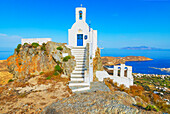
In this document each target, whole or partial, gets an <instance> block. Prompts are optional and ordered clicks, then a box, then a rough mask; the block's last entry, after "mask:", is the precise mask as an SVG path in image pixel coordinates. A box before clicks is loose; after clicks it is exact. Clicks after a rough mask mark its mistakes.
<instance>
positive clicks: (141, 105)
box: [136, 103, 145, 108]
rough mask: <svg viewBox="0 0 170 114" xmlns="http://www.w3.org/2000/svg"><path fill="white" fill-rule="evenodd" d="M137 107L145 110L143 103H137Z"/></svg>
mask: <svg viewBox="0 0 170 114" xmlns="http://www.w3.org/2000/svg"><path fill="white" fill-rule="evenodd" d="M136 105H137V106H138V107H142V108H145V106H144V105H143V104H142V103H136Z"/></svg>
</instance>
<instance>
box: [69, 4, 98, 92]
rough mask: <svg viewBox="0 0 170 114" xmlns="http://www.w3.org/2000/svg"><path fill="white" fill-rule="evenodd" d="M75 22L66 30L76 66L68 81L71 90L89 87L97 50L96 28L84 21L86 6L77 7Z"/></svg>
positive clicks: (87, 88)
mask: <svg viewBox="0 0 170 114" xmlns="http://www.w3.org/2000/svg"><path fill="white" fill-rule="evenodd" d="M75 18H76V22H75V23H74V24H73V26H72V27H71V29H69V30H68V46H69V47H70V48H71V51H72V54H73V55H74V56H75V59H76V68H75V70H74V71H73V72H72V74H71V81H70V83H69V86H70V88H71V89H72V91H73V92H75V91H83V90H89V89H90V82H92V81H93V58H94V57H95V52H96V50H97V30H93V29H92V28H90V25H88V24H87V23H86V8H84V7H82V6H81V7H77V8H76V10H75Z"/></svg>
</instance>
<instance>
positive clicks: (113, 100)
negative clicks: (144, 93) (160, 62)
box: [41, 82, 159, 114]
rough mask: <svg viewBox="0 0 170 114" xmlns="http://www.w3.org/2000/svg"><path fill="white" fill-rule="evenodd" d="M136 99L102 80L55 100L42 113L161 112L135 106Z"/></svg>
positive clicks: (122, 113)
mask: <svg viewBox="0 0 170 114" xmlns="http://www.w3.org/2000/svg"><path fill="white" fill-rule="evenodd" d="M135 104H136V100H135V98H133V97H131V96H130V95H128V94H127V93H125V92H120V91H115V92H111V91H110V90H109V88H108V87H107V86H106V85H105V84H104V83H101V82H94V83H92V84H91V90H90V91H86V92H78V93H75V94H74V95H73V96H71V97H68V98H64V99H63V100H60V101H58V102H55V103H53V104H51V105H49V106H47V107H46V108H44V109H43V111H42V112H41V113H42V114H56V113H114V114H118V113H120V114H124V113H126V114H132V113H133V114H143V113H145V114H151V113H159V112H154V111H145V110H143V109H140V108H138V107H136V106H135Z"/></svg>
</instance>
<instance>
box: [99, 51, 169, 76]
mask: <svg viewBox="0 0 170 114" xmlns="http://www.w3.org/2000/svg"><path fill="white" fill-rule="evenodd" d="M101 56H113V57H125V56H145V57H149V58H151V59H153V60H152V61H131V62H126V63H125V64H126V65H128V66H132V72H133V73H141V74H158V75H170V72H166V71H161V70H159V69H154V68H170V50H168V49H167V50H127V49H113V48H105V49H101ZM153 67H154V68H153Z"/></svg>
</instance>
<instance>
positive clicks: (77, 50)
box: [71, 49, 86, 52]
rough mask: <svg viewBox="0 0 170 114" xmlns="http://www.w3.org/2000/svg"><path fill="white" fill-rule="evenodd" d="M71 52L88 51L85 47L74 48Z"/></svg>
mask: <svg viewBox="0 0 170 114" xmlns="http://www.w3.org/2000/svg"><path fill="white" fill-rule="evenodd" d="M71 52H86V50H85V49H74V50H71Z"/></svg>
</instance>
